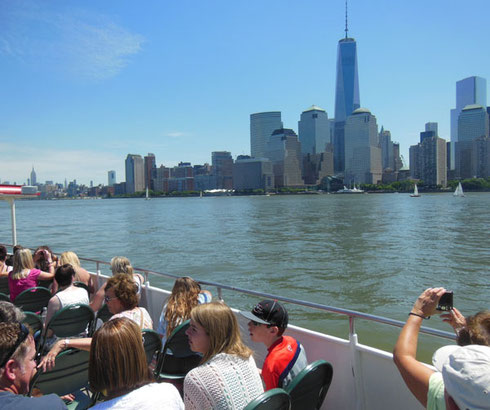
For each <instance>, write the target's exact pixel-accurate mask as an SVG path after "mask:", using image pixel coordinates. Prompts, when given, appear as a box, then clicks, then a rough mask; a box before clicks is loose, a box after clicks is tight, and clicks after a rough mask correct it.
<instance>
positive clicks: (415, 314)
mask: <svg viewBox="0 0 490 410" xmlns="http://www.w3.org/2000/svg"><path fill="white" fill-rule="evenodd" d="M408 316H417V317H421V318H422V319H430V316H427V317H425V316H422V315H419V314H418V313H413V312H410V313H409V314H408Z"/></svg>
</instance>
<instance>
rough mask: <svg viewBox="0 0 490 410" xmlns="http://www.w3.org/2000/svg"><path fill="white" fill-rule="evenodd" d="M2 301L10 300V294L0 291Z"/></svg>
mask: <svg viewBox="0 0 490 410" xmlns="http://www.w3.org/2000/svg"><path fill="white" fill-rule="evenodd" d="M0 301H2V302H10V296H9V295H6V294H5V293H1V292H0Z"/></svg>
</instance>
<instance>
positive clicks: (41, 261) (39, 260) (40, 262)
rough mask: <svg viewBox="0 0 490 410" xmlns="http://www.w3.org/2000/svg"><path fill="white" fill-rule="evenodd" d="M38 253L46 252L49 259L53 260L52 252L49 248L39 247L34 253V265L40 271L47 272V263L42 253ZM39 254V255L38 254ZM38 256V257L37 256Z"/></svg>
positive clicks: (45, 246)
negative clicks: (49, 256)
mask: <svg viewBox="0 0 490 410" xmlns="http://www.w3.org/2000/svg"><path fill="white" fill-rule="evenodd" d="M39 251H47V252H48V253H49V254H50V255H51V259H53V260H54V255H53V252H52V251H51V249H50V247H49V246H47V245H43V246H39V247H38V248H37V249H36V250H35V251H34V263H35V265H36V268H37V269H41V270H42V271H44V272H49V262H48V260H47V259H46V257H45V256H44V252H39ZM38 252H39V254H38ZM37 255H39V256H37Z"/></svg>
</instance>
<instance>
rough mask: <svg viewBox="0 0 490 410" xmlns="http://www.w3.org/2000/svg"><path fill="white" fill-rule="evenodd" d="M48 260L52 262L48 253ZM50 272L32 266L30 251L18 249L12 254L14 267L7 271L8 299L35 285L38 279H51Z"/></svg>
mask: <svg viewBox="0 0 490 410" xmlns="http://www.w3.org/2000/svg"><path fill="white" fill-rule="evenodd" d="M47 258H48V262H49V263H50V264H52V261H51V260H50V256H49V254H48V255H47ZM53 277H54V270H53V271H52V272H43V271H40V270H39V269H35V268H34V262H33V260H32V255H31V251H30V250H29V249H20V250H19V251H17V252H16V253H15V254H14V268H13V270H12V271H11V272H10V273H9V290H10V300H11V301H12V302H13V301H14V300H15V298H16V297H17V296H18V295H19V293H21V292H22V291H24V290H26V289H29V288H32V287H35V286H37V281H38V280H51V279H53Z"/></svg>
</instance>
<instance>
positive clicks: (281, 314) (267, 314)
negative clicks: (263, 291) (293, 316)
mask: <svg viewBox="0 0 490 410" xmlns="http://www.w3.org/2000/svg"><path fill="white" fill-rule="evenodd" d="M240 314H241V315H242V316H244V317H246V318H247V319H249V320H250V322H248V330H249V332H250V337H251V339H252V341H254V342H260V343H264V344H265V345H266V347H267V351H268V354H267V356H266V358H265V360H264V365H263V367H262V379H263V380H264V383H265V390H270V389H274V388H276V387H281V388H284V387H286V386H287V385H288V384H289V383H290V382H291V380H292V379H293V378H294V376H296V375H297V374H298V373H299V372H300V371H301V370H303V369H304V368H305V367H306V366H307V364H308V361H307V359H306V353H305V349H304V348H303V346H301V344H300V343H299V342H298V341H297V340H296V339H294V338H292V337H291V336H284V335H283V333H284V331H285V330H286V328H287V326H288V312H287V311H286V309H285V308H284V306H282V305H281V304H280V303H279V302H278V301H277V300H263V301H261V302H259V303H257V304H256V305H255V306H254V308H253V309H252V311H251V312H240Z"/></svg>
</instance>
